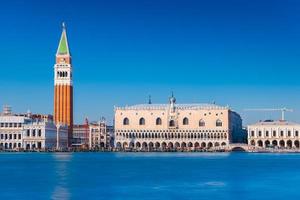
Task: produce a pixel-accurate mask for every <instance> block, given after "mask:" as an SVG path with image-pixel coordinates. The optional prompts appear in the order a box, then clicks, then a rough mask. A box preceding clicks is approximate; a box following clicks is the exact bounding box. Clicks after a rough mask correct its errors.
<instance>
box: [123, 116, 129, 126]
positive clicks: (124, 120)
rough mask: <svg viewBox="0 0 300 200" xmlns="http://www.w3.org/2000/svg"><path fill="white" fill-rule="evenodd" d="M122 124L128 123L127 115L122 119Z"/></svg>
mask: <svg viewBox="0 0 300 200" xmlns="http://www.w3.org/2000/svg"><path fill="white" fill-rule="evenodd" d="M123 125H129V119H128V118H127V117H126V118H124V119H123Z"/></svg>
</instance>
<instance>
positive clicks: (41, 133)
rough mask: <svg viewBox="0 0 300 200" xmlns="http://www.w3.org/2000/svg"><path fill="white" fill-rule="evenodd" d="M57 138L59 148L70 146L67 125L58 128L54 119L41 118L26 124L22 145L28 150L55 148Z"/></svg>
mask: <svg viewBox="0 0 300 200" xmlns="http://www.w3.org/2000/svg"><path fill="white" fill-rule="evenodd" d="M57 136H58V138H57ZM57 139H58V141H59V144H58V146H59V148H66V147H67V146H68V127H67V126H66V125H64V126H60V127H59V128H58V127H57V126H56V125H55V124H54V123H53V122H52V121H51V122H47V121H39V120H34V121H30V122H29V123H25V124H24V131H23V145H22V147H23V148H24V149H26V150H34V149H55V148H56V145H57Z"/></svg>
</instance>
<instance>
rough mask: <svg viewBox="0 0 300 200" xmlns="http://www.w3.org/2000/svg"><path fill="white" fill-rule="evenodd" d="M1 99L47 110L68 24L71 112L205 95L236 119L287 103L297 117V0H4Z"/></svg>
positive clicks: (98, 112)
mask: <svg viewBox="0 0 300 200" xmlns="http://www.w3.org/2000/svg"><path fill="white" fill-rule="evenodd" d="M0 19H1V20H0V25H1V31H0V44H1V45H0V59H1V64H0V68H1V73H0V91H1V96H0V105H3V104H9V105H11V106H12V107H13V110H14V111H15V112H25V111H26V110H27V109H30V110H31V111H32V112H38V113H52V111H53V65H54V62H55V60H54V58H55V57H54V56H55V52H56V49H57V45H58V41H59V37H60V34H61V22H62V21H65V22H66V24H67V32H68V40H69V44H70V49H71V52H72V56H73V67H74V98H75V99H74V106H75V107H74V114H75V122H82V121H83V120H84V117H86V116H87V117H89V119H90V120H97V119H99V118H100V117H101V116H105V117H106V118H107V119H108V120H109V121H110V122H111V121H112V119H113V106H114V105H126V104H128V105H130V104H137V103H144V102H147V98H148V95H149V94H151V96H152V100H153V102H154V103H164V102H167V99H168V97H169V96H170V94H171V91H174V93H175V95H176V98H177V101H178V103H189V102H191V103H195V102H213V101H215V102H216V103H217V104H221V105H229V106H230V107H232V108H233V109H234V110H236V111H237V112H239V113H240V114H241V116H242V117H243V119H244V124H245V125H246V124H248V123H252V122H255V121H257V120H259V119H266V118H274V119H277V118H279V117H280V113H278V112H273V113H272V112H271V113H270V112H268V113H257V112H251V113H250V112H245V111H243V109H244V108H253V107H255V108H257V107H258V108H260V107H267V108H269V107H271V108H272V107H275V108H277V107H283V106H286V107H288V108H293V109H294V112H293V113H289V114H287V119H289V120H292V121H296V122H300V81H299V75H300V26H299V21H300V2H299V1H297V0H282V1H276V0H228V1H222V0H211V1H200V0H199V1H196V0H185V1H183V0H182V1H178V0H172V1H171V0H169V1H167V0H156V1H155V0H152V1H151V0H148V1H141V0H136V1H133V0H129V1H123V0H111V1H91V0H85V1H82V2H81V3H80V2H79V1H66V0H61V1H54V0H52V1H40V2H39V1H25V0H23V1H20V0H19V1H16V0H12V1H5V2H2V3H1V7H0Z"/></svg>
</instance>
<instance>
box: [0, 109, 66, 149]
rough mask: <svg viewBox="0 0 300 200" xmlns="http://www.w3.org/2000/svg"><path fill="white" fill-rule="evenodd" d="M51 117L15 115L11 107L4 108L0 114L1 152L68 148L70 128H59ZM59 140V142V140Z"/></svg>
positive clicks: (28, 114)
mask: <svg viewBox="0 0 300 200" xmlns="http://www.w3.org/2000/svg"><path fill="white" fill-rule="evenodd" d="M51 119H52V117H51V116H50V115H40V114H33V115H32V114H31V113H27V114H18V115H17V114H13V113H12V112H11V109H10V108H9V107H7V106H6V107H4V111H3V112H2V113H1V114H0V149H1V150H21V149H27V150H38V149H40V150H46V149H53V148H56V145H57V141H59V144H58V145H59V147H60V148H66V147H67V145H66V143H67V135H68V134H67V133H68V127H67V126H66V125H65V126H60V127H57V126H56V125H55V124H54V122H53V121H52V120H51ZM57 138H58V140H57Z"/></svg>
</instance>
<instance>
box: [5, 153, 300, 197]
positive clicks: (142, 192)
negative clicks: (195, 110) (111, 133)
mask: <svg viewBox="0 0 300 200" xmlns="http://www.w3.org/2000/svg"><path fill="white" fill-rule="evenodd" d="M0 179H1V182H0V199H210V200H211V199H253V200H257V199H299V198H300V154H254V153H253V154H250V153H0Z"/></svg>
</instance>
